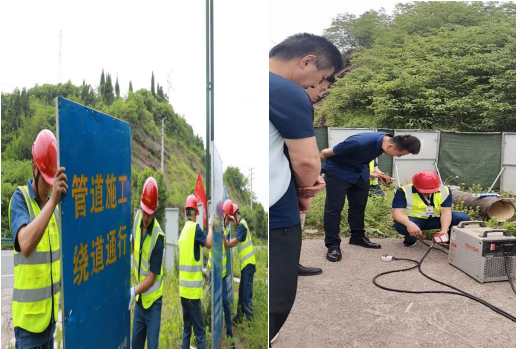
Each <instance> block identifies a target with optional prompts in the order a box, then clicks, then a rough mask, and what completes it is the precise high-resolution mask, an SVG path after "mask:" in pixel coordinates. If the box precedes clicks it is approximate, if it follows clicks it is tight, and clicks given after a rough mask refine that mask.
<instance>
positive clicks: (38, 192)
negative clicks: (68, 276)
mask: <svg viewBox="0 0 517 349" xmlns="http://www.w3.org/2000/svg"><path fill="white" fill-rule="evenodd" d="M32 158H33V161H32V173H33V175H34V180H32V179H29V181H28V182H27V185H26V186H23V187H18V189H17V190H16V191H15V192H14V194H13V197H12V198H11V201H10V203H9V228H10V229H11V232H12V234H13V240H14V290H13V302H12V314H13V325H14V336H15V338H16V348H32V347H39V348H54V331H55V329H56V325H55V324H56V321H57V312H58V308H59V291H60V285H61V270H60V257H61V246H60V236H59V230H58V225H57V221H56V219H57V217H58V210H57V205H58V204H59V202H60V200H61V194H66V192H67V189H68V184H67V178H66V175H65V173H64V172H65V169H64V167H60V168H59V169H58V168H57V142H56V138H55V137H54V134H53V133H52V132H50V131H49V130H43V131H41V132H40V133H39V134H38V137H37V138H36V141H35V142H34V144H33V145H32ZM50 189H52V196H50V195H49V194H50Z"/></svg>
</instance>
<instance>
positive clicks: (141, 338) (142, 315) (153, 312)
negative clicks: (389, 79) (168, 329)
mask: <svg viewBox="0 0 517 349" xmlns="http://www.w3.org/2000/svg"><path fill="white" fill-rule="evenodd" d="M140 297H142V295H140ZM161 317H162V299H161V298H159V299H157V300H155V301H154V303H153V304H152V305H151V306H150V307H149V309H144V307H143V306H142V304H141V303H139V302H136V304H135V313H134V316H133V340H132V342H133V344H132V347H133V348H144V346H145V338H146V337H147V348H149V349H151V348H158V340H159V339H160V323H161Z"/></svg>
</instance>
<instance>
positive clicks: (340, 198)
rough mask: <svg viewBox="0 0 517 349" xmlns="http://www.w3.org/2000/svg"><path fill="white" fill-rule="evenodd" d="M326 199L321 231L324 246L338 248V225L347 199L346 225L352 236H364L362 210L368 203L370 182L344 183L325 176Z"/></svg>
mask: <svg viewBox="0 0 517 349" xmlns="http://www.w3.org/2000/svg"><path fill="white" fill-rule="evenodd" d="M325 183H326V187H327V197H326V198H325V212H324V214H323V229H324V230H325V246H327V248H329V247H333V246H339V245H340V244H341V239H340V237H339V231H340V229H339V225H340V222H341V211H343V207H344V206H345V197H347V198H348V207H349V209H348V225H349V226H350V234H351V235H352V236H361V235H364V210H365V208H366V203H367V202H368V190H369V188H370V182H369V181H366V182H365V181H364V180H363V179H362V178H359V179H358V180H357V182H356V183H350V182H347V181H344V180H342V179H340V178H338V177H336V176H333V175H332V174H330V173H326V174H325Z"/></svg>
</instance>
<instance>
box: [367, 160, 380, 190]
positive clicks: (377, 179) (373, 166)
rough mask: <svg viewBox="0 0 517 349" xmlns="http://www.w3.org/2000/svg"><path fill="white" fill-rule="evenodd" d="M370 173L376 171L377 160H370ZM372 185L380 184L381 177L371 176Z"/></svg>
mask: <svg viewBox="0 0 517 349" xmlns="http://www.w3.org/2000/svg"><path fill="white" fill-rule="evenodd" d="M369 166H370V173H372V172H374V171H375V160H372V161H371V162H370V165H369ZM370 185H379V178H373V177H370Z"/></svg>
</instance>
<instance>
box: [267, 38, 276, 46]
mask: <svg viewBox="0 0 517 349" xmlns="http://www.w3.org/2000/svg"><path fill="white" fill-rule="evenodd" d="M269 41H271V42H272V43H273V44H275V45H278V44H277V43H276V42H274V41H273V40H271V39H269Z"/></svg>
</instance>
